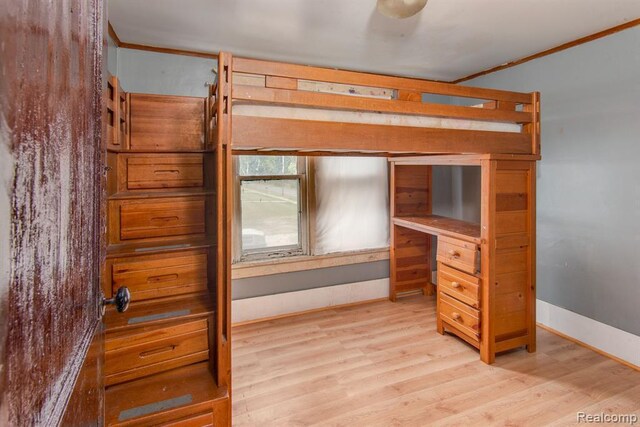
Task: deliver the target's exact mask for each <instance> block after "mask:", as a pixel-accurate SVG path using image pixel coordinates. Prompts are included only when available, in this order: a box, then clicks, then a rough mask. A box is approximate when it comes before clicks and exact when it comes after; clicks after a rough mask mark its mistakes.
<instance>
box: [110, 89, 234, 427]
mask: <svg viewBox="0 0 640 427" xmlns="http://www.w3.org/2000/svg"><path fill="white" fill-rule="evenodd" d="M216 91H217V88H212V93H211V96H209V97H207V98H198V97H182V96H166V95H148V94H135V93H125V92H124V91H123V90H122V88H121V87H120V84H119V82H118V80H117V78H115V77H112V78H111V79H110V80H109V85H108V88H107V93H106V97H107V121H108V129H109V131H108V138H109V139H108V145H107V150H108V152H107V165H108V166H107V196H108V207H107V218H108V221H107V224H108V227H107V236H106V240H107V243H108V250H107V261H106V266H105V271H104V272H103V275H102V277H103V281H102V287H103V292H104V294H105V296H106V297H107V298H113V297H116V296H117V297H118V298H124V295H125V294H124V293H123V292H125V291H124V289H123V288H127V289H128V291H129V295H130V305H129V308H128V309H127V310H126V311H124V312H118V310H117V309H116V308H114V307H109V308H108V309H107V311H106V313H105V316H104V325H105V349H104V350H105V365H104V382H105V387H106V398H105V413H106V415H105V423H106V424H107V425H123V426H124V425H127V426H128V425H136V426H139V425H140V426H142V425H144V426H146V425H172V426H173V425H181V426H208V425H215V426H226V425H230V420H231V417H230V411H231V406H230V349H229V345H228V343H229V332H230V321H229V301H228V298H229V296H230V293H229V292H228V289H226V287H227V280H226V279H225V271H223V270H224V269H225V268H226V262H227V261H225V259H220V257H221V256H222V255H224V252H223V251H222V250H220V249H219V247H220V246H221V245H223V246H224V245H225V243H224V238H225V233H226V228H225V227H224V222H225V219H226V218H225V217H224V213H222V214H221V213H219V212H217V209H216V206H218V205H219V203H218V199H217V197H218V196H217V195H218V194H220V193H221V191H220V190H221V186H222V185H225V184H226V182H225V179H224V176H223V177H222V179H220V176H218V177H216V174H217V173H218V171H217V168H220V167H224V165H225V164H224V161H225V160H226V159H227V157H228V156H226V153H225V150H224V149H223V148H222V147H221V146H219V145H218V144H217V141H220V140H221V139H220V138H217V135H216V132H217V131H218V126H217V121H218V120H217V117H216V113H217V111H219V109H218V108H217V107H218V101H217V98H218V97H217V93H216ZM220 278H221V279H222V280H220ZM121 289H122V290H121ZM119 290H120V292H118V291H119Z"/></svg>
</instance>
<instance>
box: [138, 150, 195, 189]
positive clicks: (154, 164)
mask: <svg viewBox="0 0 640 427" xmlns="http://www.w3.org/2000/svg"><path fill="white" fill-rule="evenodd" d="M126 162H127V171H126V177H127V184H126V185H127V189H128V190H147V189H162V188H191V187H202V186H203V157H202V155H200V154H196V155H182V156H131V157H129V158H127V160H126Z"/></svg>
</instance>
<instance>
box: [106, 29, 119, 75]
mask: <svg viewBox="0 0 640 427" xmlns="http://www.w3.org/2000/svg"><path fill="white" fill-rule="evenodd" d="M107 70H108V71H109V73H110V74H112V75H114V76H115V75H117V74H118V47H117V46H116V43H115V42H114V41H113V39H112V38H111V36H109V35H108V36H107Z"/></svg>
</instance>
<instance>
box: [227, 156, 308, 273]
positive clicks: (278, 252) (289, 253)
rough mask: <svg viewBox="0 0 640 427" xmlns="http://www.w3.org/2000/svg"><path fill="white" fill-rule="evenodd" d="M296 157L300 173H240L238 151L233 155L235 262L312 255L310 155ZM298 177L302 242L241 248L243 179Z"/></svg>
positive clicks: (299, 237)
mask: <svg viewBox="0 0 640 427" xmlns="http://www.w3.org/2000/svg"><path fill="white" fill-rule="evenodd" d="M296 157H297V169H298V173H297V174H295V175H245V176H241V175H240V173H239V172H240V162H239V155H234V156H233V161H232V166H233V175H234V182H233V185H234V196H235V197H234V203H233V204H234V206H233V209H234V211H233V237H234V238H233V242H232V243H233V244H232V246H233V247H232V254H233V260H232V263H233V264H237V263H243V262H260V261H269V260H276V259H281V258H289V257H296V256H305V255H309V253H310V251H309V223H310V221H309V215H308V212H309V199H308V194H309V191H308V188H307V187H308V181H309V179H308V173H307V171H308V168H307V163H308V161H307V157H304V156H296ZM293 179H297V180H298V208H299V210H298V240H299V243H300V244H299V245H289V246H280V247H275V248H264V249H255V250H249V251H243V249H242V201H241V187H242V181H277V180H293Z"/></svg>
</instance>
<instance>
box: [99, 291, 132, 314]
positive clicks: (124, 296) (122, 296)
mask: <svg viewBox="0 0 640 427" xmlns="http://www.w3.org/2000/svg"><path fill="white" fill-rule="evenodd" d="M130 302H131V292H129V288H127V287H126V286H121V287H120V288H119V289H118V290H117V291H116V294H115V296H114V297H113V298H103V299H102V310H103V314H104V309H105V307H106V306H107V305H110V304H114V305H115V306H116V310H118V312H119V313H123V312H125V311H127V309H128V308H129V303H130Z"/></svg>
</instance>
